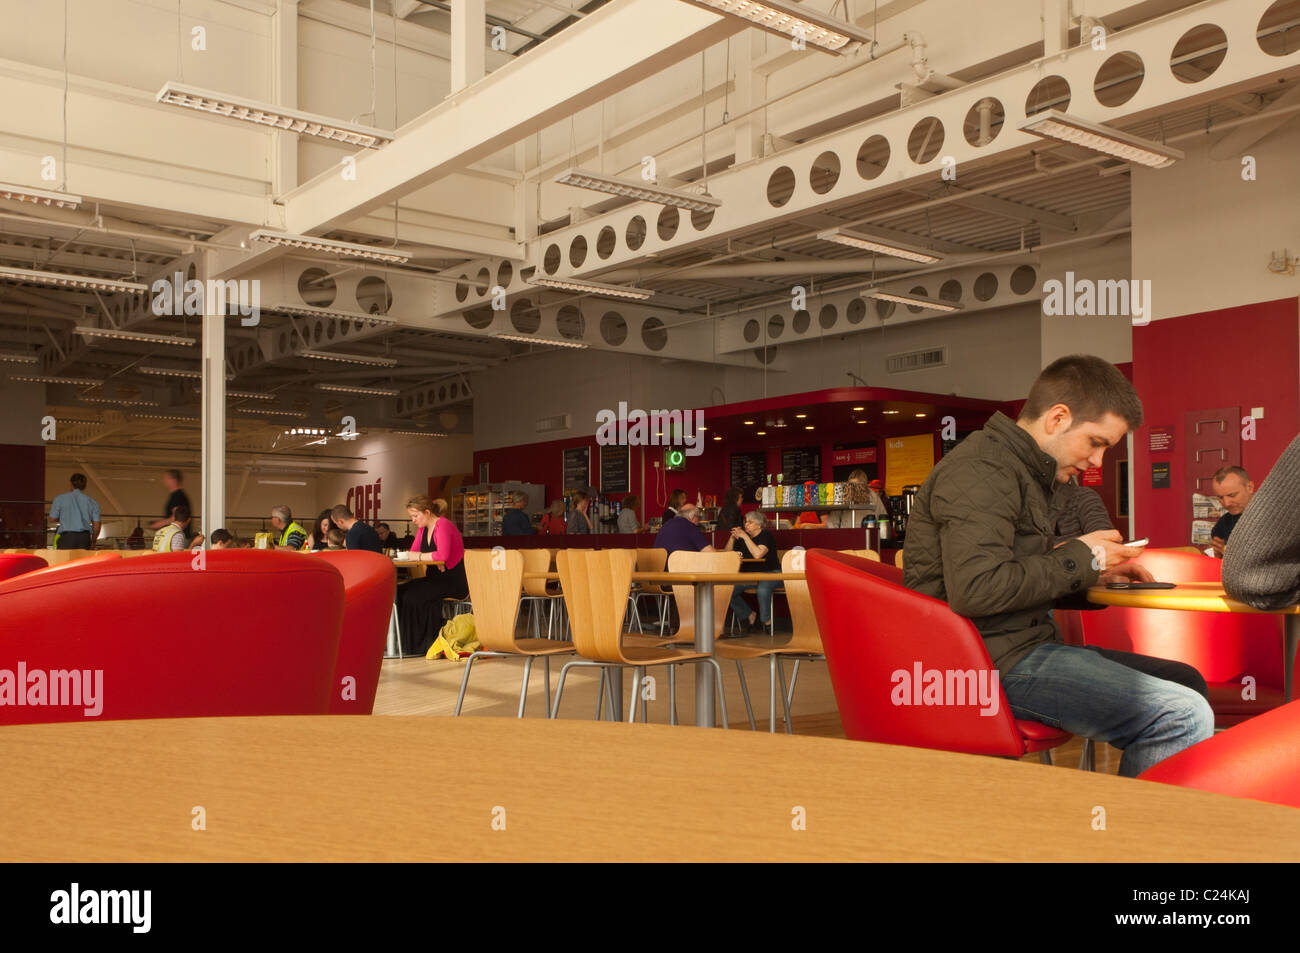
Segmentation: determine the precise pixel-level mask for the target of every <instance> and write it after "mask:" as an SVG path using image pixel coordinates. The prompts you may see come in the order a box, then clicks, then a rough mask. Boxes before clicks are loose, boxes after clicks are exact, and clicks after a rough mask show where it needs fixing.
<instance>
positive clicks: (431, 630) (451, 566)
mask: <svg viewBox="0 0 1300 953" xmlns="http://www.w3.org/2000/svg"><path fill="white" fill-rule="evenodd" d="M406 512H407V513H409V514H410V516H411V522H413V523H414V524H415V529H416V532H415V544H414V545H413V546H411V558H413V559H418V560H421V561H424V562H442V563H445V564H446V565H445V566H442V567H439V566H431V567H429V570H428V572H427V573H426V574H425V575H424V577H423V578H420V579H412V580H411V581H410V582H404V583H402V584H401V585H400V586H398V587H397V617H398V620H399V621H400V622H401V626H402V652H403V653H404V654H406V653H409V654H411V655H424V654H425V653H426V652H428V651H429V646H431V645H433V640H434V639H436V638H437V637H438V630H439V629H440V628H442V606H443V600H444V599H446V598H453V599H466V598H468V597H469V583H468V582H467V581H466V579H465V542H464V540H463V539H461V535H460V530H458V529H457V528H456V527H455V525H454V524H453V523H452V521H451V520H449V519H447V517H446V515H445V514H446V512H447V502H446V500H431V499H429V498H428V497H427V496H417V497H414V498H412V499H410V500H408V501H407V502H406Z"/></svg>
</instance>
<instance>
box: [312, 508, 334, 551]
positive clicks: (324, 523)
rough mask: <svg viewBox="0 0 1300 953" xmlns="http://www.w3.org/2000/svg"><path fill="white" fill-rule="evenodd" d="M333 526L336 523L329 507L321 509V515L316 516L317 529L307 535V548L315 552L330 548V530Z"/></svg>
mask: <svg viewBox="0 0 1300 953" xmlns="http://www.w3.org/2000/svg"><path fill="white" fill-rule="evenodd" d="M333 528H334V523H333V521H332V520H331V519H330V511H329V509H328V508H326V509H323V510H321V511H320V516H318V517H316V529H315V530H314V531H313V532H312V534H311V535H310V536H308V537H307V548H308V549H310V550H311V551H312V552H313V553H318V552H320V551H321V550H322V549H327V548H329V532H330V530H332V529H333Z"/></svg>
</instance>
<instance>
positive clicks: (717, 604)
mask: <svg viewBox="0 0 1300 953" xmlns="http://www.w3.org/2000/svg"><path fill="white" fill-rule="evenodd" d="M668 570H669V572H729V573H736V572H740V553H738V552H736V551H735V550H726V551H724V552H719V553H692V552H690V551H688V550H685V549H680V550H678V551H677V552H675V553H673V554H672V555H671V556H669V557H668ZM733 585H734V583H730V582H728V583H723V584H721V585H718V586H714V587H713V631H714V632H721V631H722V623H723V621H724V620H725V619H726V618H727V604H728V603H730V602H731V590H732V587H733ZM672 592H673V600H674V601H675V602H676V603H677V615H678V617H679V619H680V620H681V625H680V626H679V627H678V629H677V635H676V636H674V638H673V641H674V642H694V641H695V587H694V586H689V585H687V586H673V587H672Z"/></svg>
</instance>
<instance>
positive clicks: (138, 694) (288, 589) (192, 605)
mask: <svg viewBox="0 0 1300 953" xmlns="http://www.w3.org/2000/svg"><path fill="white" fill-rule="evenodd" d="M342 617H343V579H342V577H341V576H340V575H339V571H338V570H337V569H336V568H334V566H332V565H330V564H329V563H327V562H325V561H323V560H319V559H310V558H305V557H303V556H301V555H299V554H295V553H277V552H258V551H255V550H213V551H208V552H206V553H205V554H204V560H203V567H202V568H196V567H195V557H194V555H193V554H191V553H166V554H160V555H157V556H155V557H153V558H151V559H106V560H103V561H95V562H93V563H92V562H91V561H89V560H78V561H77V562H76V563H73V564H70V565H67V566H59V567H51V568H50V569H44V570H38V571H36V572H31V573H27V574H25V575H22V576H18V577H16V578H14V579H9V580H7V581H5V582H3V583H0V619H4V626H3V630H2V631H0V724H22V723H31V722H50V721H82V720H96V719H122V718H180V717H208V716H213V717H215V716H234V715H292V714H313V715H323V714H326V713H327V712H328V711H329V700H330V680H331V678H332V676H333V673H334V665H335V661H336V658H337V655H338V644H339V627H340V620H341V619H342ZM19 673H25V675H26V678H25V679H24V680H25V681H26V682H27V686H26V687H27V692H26V694H25V695H24V700H25V701H28V702H40V701H41V700H42V695H43V696H44V701H45V703H44V704H37V703H30V704H22V705H19V704H17V698H16V697H15V689H16V688H17V687H19V679H18V677H17V676H18V675H19ZM75 675H80V676H81V677H80V678H76V677H75ZM6 691H7V692H8V694H6Z"/></svg>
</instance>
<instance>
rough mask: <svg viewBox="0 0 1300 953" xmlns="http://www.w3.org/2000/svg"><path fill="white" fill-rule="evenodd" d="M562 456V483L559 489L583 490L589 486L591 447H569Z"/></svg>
mask: <svg viewBox="0 0 1300 953" xmlns="http://www.w3.org/2000/svg"><path fill="white" fill-rule="evenodd" d="M562 452H563V454H564V481H563V483H562V484H561V488H562V489H563V490H565V491H566V492H567V491H569V490H585V489H587V487H589V486H591V447H570V448H569V449H568V450H564V451H562Z"/></svg>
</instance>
